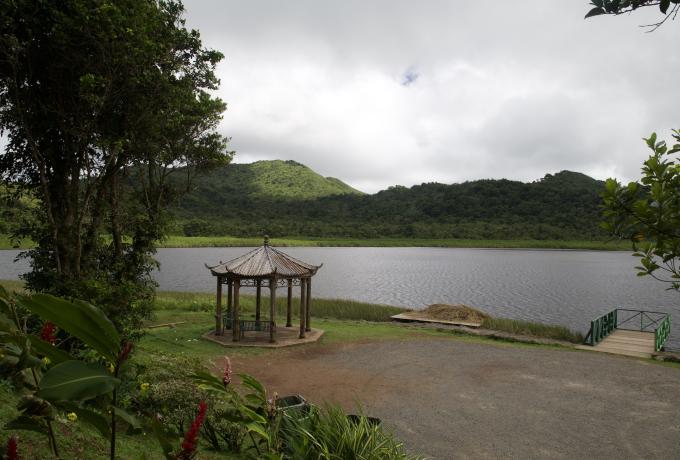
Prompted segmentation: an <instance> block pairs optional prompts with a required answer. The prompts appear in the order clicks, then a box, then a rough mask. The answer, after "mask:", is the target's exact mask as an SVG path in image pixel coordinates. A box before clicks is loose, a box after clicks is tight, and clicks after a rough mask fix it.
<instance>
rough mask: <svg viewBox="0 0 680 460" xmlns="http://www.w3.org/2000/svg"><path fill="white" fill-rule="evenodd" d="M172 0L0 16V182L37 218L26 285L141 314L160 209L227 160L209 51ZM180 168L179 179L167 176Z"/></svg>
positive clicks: (17, 7) (43, 5) (74, 4)
mask: <svg viewBox="0 0 680 460" xmlns="http://www.w3.org/2000/svg"><path fill="white" fill-rule="evenodd" d="M183 12H184V9H183V6H182V4H181V3H180V2H179V1H177V0H119V1H115V2H112V1H108V0H64V1H60V2H36V1H34V0H15V1H12V2H6V5H4V6H3V9H2V10H1V11H0V31H1V32H0V130H2V133H4V134H5V136H6V137H7V139H8V144H7V146H6V148H5V151H4V152H2V153H0V175H2V178H3V179H4V180H5V181H7V182H9V183H11V184H12V186H13V187H15V189H16V190H19V191H20V192H22V193H27V194H32V195H33V196H35V197H36V199H37V202H38V206H37V207H36V209H35V212H36V213H38V215H39V217H40V218H39V219H36V220H35V222H37V223H36V224H34V225H32V226H29V227H28V228H27V229H26V231H24V232H23V233H22V234H21V235H18V236H28V237H30V238H32V239H33V240H34V241H35V242H36V243H37V247H36V248H35V249H34V250H31V251H28V252H27V254H26V256H27V257H30V259H31V266H32V271H31V272H30V273H29V274H27V275H26V278H25V280H26V282H27V284H28V286H29V287H30V288H31V289H33V290H37V291H44V292H50V293H53V294H56V295H62V296H71V297H78V298H83V299H85V300H89V301H91V302H94V303H97V304H99V305H102V306H104V308H105V309H107V314H108V315H109V316H110V317H111V318H112V320H113V321H114V322H115V323H116V325H117V326H118V327H119V329H123V330H134V329H135V328H136V327H138V326H139V323H140V321H141V319H142V318H143V317H144V316H145V315H146V314H148V311H149V310H148V307H149V302H150V300H151V298H152V295H153V287H154V285H153V281H152V279H151V272H152V270H153V268H154V266H155V265H154V264H155V262H154V261H153V259H152V255H153V253H154V251H155V244H156V242H157V241H158V240H159V239H160V238H162V237H163V235H164V232H165V226H166V223H167V215H166V214H167V213H166V209H167V207H168V205H169V204H170V203H172V202H173V200H175V199H176V198H177V196H178V194H179V193H180V192H181V190H182V187H183V186H186V185H187V184H188V183H189V182H190V180H191V179H192V177H193V176H194V174H195V173H196V172H197V171H201V170H203V169H207V168H210V167H212V166H215V165H219V164H225V163H227V162H228V161H229V160H230V159H231V152H228V151H227V141H228V139H227V138H225V137H223V136H221V135H220V134H218V133H217V130H216V129H217V126H218V123H219V121H220V119H221V113H222V112H223V111H224V110H225V107H226V106H225V104H224V103H223V102H222V101H221V100H219V99H217V98H214V97H212V96H211V95H210V94H209V92H210V91H211V90H214V89H216V88H217V85H218V84H219V81H218V79H217V77H216V76H215V72H214V71H215V66H216V65H217V63H218V62H219V61H220V60H221V59H222V55H221V54H220V53H219V52H216V51H213V50H208V49H205V48H203V46H202V43H201V39H200V35H199V33H198V32H197V31H195V30H187V29H186V28H185V23H184V20H183V19H182V15H183ZM178 174H181V176H182V177H183V178H184V180H183V181H176V180H175V181H172V182H171V181H170V180H169V178H170V177H171V176H175V175H178Z"/></svg>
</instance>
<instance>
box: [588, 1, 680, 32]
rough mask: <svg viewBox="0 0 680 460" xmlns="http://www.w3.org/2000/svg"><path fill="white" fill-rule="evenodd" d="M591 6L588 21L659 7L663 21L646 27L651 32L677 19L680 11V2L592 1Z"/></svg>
mask: <svg viewBox="0 0 680 460" xmlns="http://www.w3.org/2000/svg"><path fill="white" fill-rule="evenodd" d="M590 4H591V5H592V7H593V8H592V9H591V10H590V11H588V13H586V19H587V18H590V17H593V16H599V15H602V14H611V15H619V14H625V13H630V12H632V11H635V10H637V9H639V8H645V7H650V6H658V7H659V11H660V12H661V14H662V15H663V19H662V20H660V21H658V22H655V23H653V24H648V25H646V26H645V27H649V28H650V32H651V31H654V30H656V29H658V28H659V27H661V26H662V25H663V24H664V23H665V22H666V21H667V20H668V19H675V17H676V16H677V15H678V11H680V0H592V1H591V2H590Z"/></svg>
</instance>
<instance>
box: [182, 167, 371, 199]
mask: <svg viewBox="0 0 680 460" xmlns="http://www.w3.org/2000/svg"><path fill="white" fill-rule="evenodd" d="M361 193H362V192H360V191H358V190H355V189H353V188H352V187H350V186H349V185H347V184H345V183H344V182H342V181H340V180H338V179H335V178H333V177H323V176H321V175H320V174H318V173H316V172H314V171H312V170H311V169H310V168H308V167H307V166H305V165H303V164H300V163H298V162H295V161H283V160H271V161H256V162H255V163H249V164H236V163H234V164H230V165H227V166H224V167H222V168H218V169H216V170H213V171H211V172H209V173H208V174H207V175H204V176H202V177H200V178H198V179H197V180H196V182H195V184H194V190H193V191H192V193H190V194H189V195H188V196H186V197H185V201H184V202H183V204H182V207H190V206H191V204H192V200H196V201H200V200H201V199H202V198H205V197H207V196H209V195H217V196H221V197H231V196H232V195H234V194H240V195H247V196H249V197H253V198H257V199H270V198H275V199H295V200H309V199H313V198H320V197H324V196H330V195H346V194H361ZM187 200H188V201H187Z"/></svg>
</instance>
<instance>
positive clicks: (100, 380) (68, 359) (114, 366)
mask: <svg viewBox="0 0 680 460" xmlns="http://www.w3.org/2000/svg"><path fill="white" fill-rule="evenodd" d="M21 311H28V312H30V313H31V314H33V315H36V316H37V317H39V318H41V319H42V320H43V321H44V323H43V326H42V328H41V329H40V332H39V334H37V335H36V334H30V333H29V332H28V331H27V329H26V321H22V320H21V318H20V312H21ZM57 328H59V329H61V330H63V331H65V332H66V333H67V334H70V336H71V337H73V338H75V339H78V340H80V341H82V342H83V343H84V344H85V345H86V346H88V347H89V348H90V351H91V353H85V354H83V355H82V357H83V358H82V359H76V358H74V357H72V356H71V355H70V354H69V353H67V352H65V351H63V350H61V349H60V348H59V347H58V346H57V345H58V344H57V335H56V331H57ZM0 332H1V334H0V347H1V351H2V369H4V370H5V372H6V373H7V375H5V376H4V377H8V378H11V379H12V381H13V384H14V386H15V388H16V389H17V390H21V391H22V392H23V394H24V396H23V397H22V399H21V400H20V402H19V406H18V409H19V410H20V412H21V413H20V415H19V416H18V417H17V418H16V419H15V420H13V421H10V422H9V423H8V424H7V425H6V426H5V428H7V429H16V430H31V431H36V432H39V433H44V434H45V435H46V436H47V438H48V441H49V445H50V449H51V451H52V453H53V454H54V456H55V457H59V448H58V445H57V440H56V437H55V435H54V429H53V424H54V422H55V420H56V419H57V417H58V415H59V414H60V413H67V414H68V415H67V419H68V420H71V421H73V422H75V421H76V420H81V421H84V422H85V423H89V424H91V425H92V426H93V427H95V428H96V429H97V430H98V431H99V432H100V433H101V434H102V435H103V436H105V437H106V438H108V439H109V440H110V455H111V458H112V459H114V458H115V451H116V423H117V421H118V420H123V421H124V422H125V423H127V424H130V425H132V426H138V423H137V421H136V419H135V418H134V417H132V416H131V415H130V414H128V413H127V412H125V411H124V410H123V409H122V408H121V407H119V406H118V387H119V386H120V383H121V379H120V378H119V377H120V374H121V370H122V369H123V368H124V367H125V365H126V364H127V361H128V358H129V357H130V353H131V352H132V344H131V343H129V342H126V343H121V340H120V337H119V335H118V332H117V331H116V329H115V327H114V326H113V324H112V323H111V321H109V319H108V318H107V317H106V316H105V315H104V313H102V312H101V310H99V309H97V308H96V307H94V306H93V305H90V304H88V303H86V302H81V301H67V300H63V299H59V298H56V297H52V296H49V295H41V294H36V295H34V296H26V295H20V296H17V297H16V298H15V297H12V296H10V295H9V294H8V293H7V292H6V291H5V290H4V289H2V288H0Z"/></svg>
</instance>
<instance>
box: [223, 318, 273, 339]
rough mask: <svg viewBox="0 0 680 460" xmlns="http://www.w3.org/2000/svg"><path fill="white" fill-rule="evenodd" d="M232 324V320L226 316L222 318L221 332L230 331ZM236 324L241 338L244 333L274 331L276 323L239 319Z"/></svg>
mask: <svg viewBox="0 0 680 460" xmlns="http://www.w3.org/2000/svg"><path fill="white" fill-rule="evenodd" d="M233 322H234V320H233V319H231V318H230V317H228V316H226V315H225V316H224V317H222V325H223V330H232V329H233ZM238 324H239V331H240V334H241V337H243V336H244V334H245V333H246V332H269V331H270V330H272V329H273V330H274V331H276V322H274V321H268V320H248V319H240V320H239V321H238Z"/></svg>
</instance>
